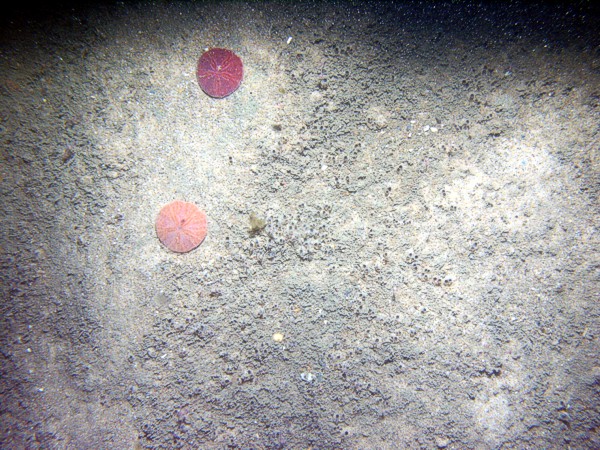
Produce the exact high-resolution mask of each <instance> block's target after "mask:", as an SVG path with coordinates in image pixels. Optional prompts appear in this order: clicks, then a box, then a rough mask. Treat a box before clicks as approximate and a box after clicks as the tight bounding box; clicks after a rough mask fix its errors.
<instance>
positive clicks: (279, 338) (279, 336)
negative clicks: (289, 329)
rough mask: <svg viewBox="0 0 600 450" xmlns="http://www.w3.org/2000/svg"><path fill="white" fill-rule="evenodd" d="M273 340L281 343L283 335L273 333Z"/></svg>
mask: <svg viewBox="0 0 600 450" xmlns="http://www.w3.org/2000/svg"><path fill="white" fill-rule="evenodd" d="M273 340H274V341H275V342H281V341H283V334H281V333H275V334H274V335H273Z"/></svg>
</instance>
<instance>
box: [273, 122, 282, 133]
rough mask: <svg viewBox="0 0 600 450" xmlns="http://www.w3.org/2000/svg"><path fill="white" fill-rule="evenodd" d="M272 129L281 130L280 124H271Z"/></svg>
mask: <svg viewBox="0 0 600 450" xmlns="http://www.w3.org/2000/svg"><path fill="white" fill-rule="evenodd" d="M273 129H274V130H275V131H281V129H282V127H281V125H279V124H278V123H277V124H275V125H273Z"/></svg>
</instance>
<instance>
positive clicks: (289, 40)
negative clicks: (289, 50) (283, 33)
mask: <svg viewBox="0 0 600 450" xmlns="http://www.w3.org/2000/svg"><path fill="white" fill-rule="evenodd" d="M292 39H293V38H292V37H291V36H290V37H288V39H287V42H286V43H287V44H288V45H289V43H290V42H292Z"/></svg>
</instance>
